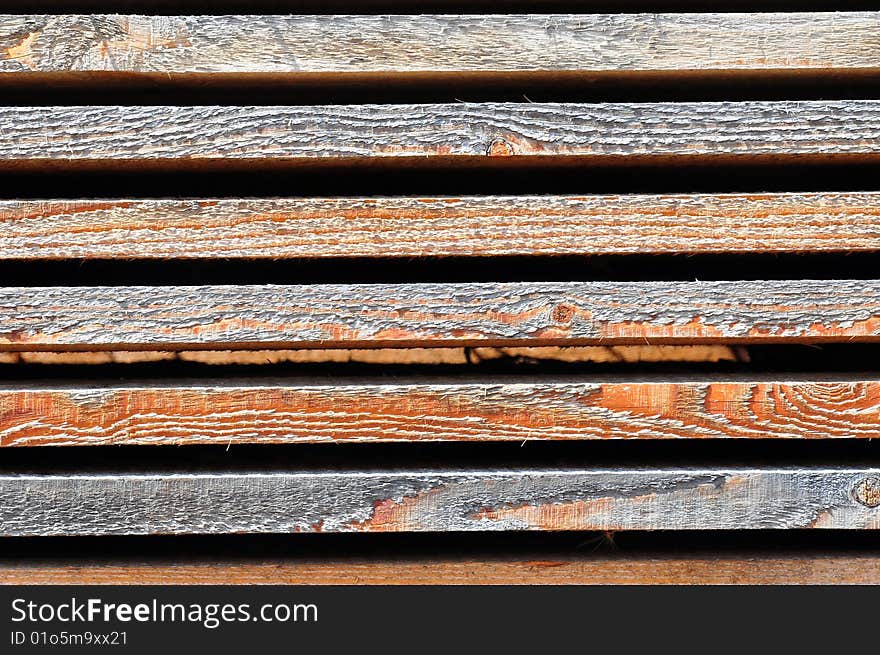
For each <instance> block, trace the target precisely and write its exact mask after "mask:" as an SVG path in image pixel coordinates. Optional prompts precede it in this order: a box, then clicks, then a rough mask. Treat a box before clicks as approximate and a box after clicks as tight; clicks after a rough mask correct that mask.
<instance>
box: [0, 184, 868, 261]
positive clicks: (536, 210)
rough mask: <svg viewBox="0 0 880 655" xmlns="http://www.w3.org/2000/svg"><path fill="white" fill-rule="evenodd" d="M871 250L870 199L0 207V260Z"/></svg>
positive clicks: (688, 197)
mask: <svg viewBox="0 0 880 655" xmlns="http://www.w3.org/2000/svg"><path fill="white" fill-rule="evenodd" d="M877 249H880V193H777V194H722V195H715V194H682V195H595V196H585V197H584V196H581V197H573V196H502V197H498V196H484V197H474V196H471V197H450V198H439V197H438V198H411V197H399V198H382V197H380V198H278V199H268V200H262V199H234V200H226V199H198V200H197V199H193V200H168V199H162V200H156V199H151V200H134V199H124V200H100V201H99V200H72V201H63V200H26V201H19V200H6V201H0V259H50V258H71V257H83V258H130V257H138V258H144V257H157V258H158V257H176V258H188V257H192V258H209V257H306V258H318V257H418V256H432V255H434V256H442V255H461V256H472V255H481V256H487V255H561V254H601V253H647V252H656V253H663V252H665V253H669V252H693V253H698V252H783V251H831V250H845V251H850V250H877Z"/></svg>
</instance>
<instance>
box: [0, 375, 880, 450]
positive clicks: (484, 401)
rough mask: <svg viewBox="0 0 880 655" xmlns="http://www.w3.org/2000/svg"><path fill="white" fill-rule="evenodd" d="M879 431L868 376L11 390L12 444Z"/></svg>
mask: <svg viewBox="0 0 880 655" xmlns="http://www.w3.org/2000/svg"><path fill="white" fill-rule="evenodd" d="M23 386H24V388H22V387H23ZM28 387H31V388H28ZM878 436H880V381H877V380H865V379H858V380H852V379H849V380H845V379H839V378H838V379H835V378H824V379H821V380H819V381H810V380H791V379H789V380H786V379H785V378H782V379H776V380H773V379H771V380H767V379H764V380H758V379H754V378H751V379H749V378H739V379H737V378H725V377H724V376H715V378H714V379H711V380H704V381H696V380H687V379H677V380H673V379H665V380H661V381H651V380H650V378H648V379H645V378H644V377H643V378H641V379H639V378H632V377H630V376H621V377H619V378H614V379H611V378H609V379H605V380H604V381H590V380H589V378H587V379H586V380H585V379H584V378H580V379H573V378H569V379H558V378H557V379H553V378H551V379H543V380H541V381H540V382H537V381H533V380H532V381H525V382H524V381H522V380H521V379H520V380H519V381H516V380H514V381H510V380H507V381H505V380H504V379H503V378H494V379H491V380H489V379H482V380H478V381H469V382H456V381H454V379H452V380H445V381H444V380H439V379H435V380H434V381H433V382H431V383H427V382H412V381H410V382H408V383H407V382H388V381H379V382H377V383H373V384H365V383H363V382H360V383H358V382H351V381H348V382H346V381H344V380H338V381H333V382H324V383H323V384H319V383H315V382H312V383H308V382H300V383H297V382H295V381H287V382H276V383H274V384H273V383H266V382H262V383H251V384H242V383H238V384H236V383H235V381H232V380H224V381H223V382H220V383H215V384H214V385H213V386H212V385H210V384H205V383H204V382H202V383H183V384H174V383H172V382H166V383H164V384H129V385H119V384H118V383H117V384H112V383H111V384H109V385H106V386H97V385H78V386H62V387H59V386H57V385H55V386H49V387H47V386H43V387H39V386H37V387H33V385H21V384H16V385H14V386H6V387H4V388H0V446H38V445H108V444H129V445H130V444H138V445H186V444H211V443H220V444H227V445H231V444H239V443H309V442H324V441H348V442H393V441H526V440H558V439H562V440H565V439H679V438H691V439H701V438H757V439H768V438H779V439H790V438H832V437H833V438H876V437H878Z"/></svg>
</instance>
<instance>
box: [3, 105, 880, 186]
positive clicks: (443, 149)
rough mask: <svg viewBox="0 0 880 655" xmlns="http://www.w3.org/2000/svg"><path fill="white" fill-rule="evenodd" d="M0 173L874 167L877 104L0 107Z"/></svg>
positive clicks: (879, 122) (879, 149)
mask: <svg viewBox="0 0 880 655" xmlns="http://www.w3.org/2000/svg"><path fill="white" fill-rule="evenodd" d="M0 137H2V138H0V167H5V168H10V167H11V168H15V167H18V168H20V169H27V168H28V167H36V168H37V169H40V168H45V167H46V166H47V165H49V164H51V166H50V168H51V169H52V170H54V169H56V168H58V167H61V168H65V167H70V166H73V165H75V164H77V163H79V164H82V165H83V166H88V167H93V168H94V167H97V168H108V167H110V168H112V167H118V166H119V165H121V164H123V163H124V162H130V163H131V164H132V165H135V164H139V165H141V166H146V165H147V164H149V163H151V162H152V164H153V165H159V166H165V167H168V166H172V167H173V166H178V167H181V166H184V164H188V165H189V166H195V165H196V164H198V165H202V166H204V165H206V164H207V163H209V162H212V161H213V162H214V163H215V164H221V163H225V164H226V165H227V166H229V165H231V163H232V162H235V161H239V163H241V160H244V161H247V162H248V163H250V164H255V163H257V162H263V163H264V164H266V165H269V164H272V163H275V164H281V163H288V164H294V163H299V164H306V163H312V164H316V163H318V162H324V163H334V162H335V163H351V162H353V161H354V162H356V161H359V160H361V161H362V160H372V161H374V162H378V161H383V160H385V161H386V162H387V161H393V160H395V159H399V158H404V159H405V161H408V162H410V163H413V164H415V163H418V164H420V165H425V164H427V163H431V161H432V160H433V161H434V163H437V164H439V163H443V162H447V163H448V162H453V163H455V162H457V163H461V164H473V163H474V162H475V161H477V162H484V161H488V160H492V161H499V160H503V161H508V162H509V161H511V160H517V161H524V160H535V159H537V160H541V161H544V160H545V159H546V158H548V157H557V158H561V159H563V160H564V159H565V158H574V159H572V161H575V162H579V163H581V162H584V161H590V160H594V161H595V162H596V163H597V164H601V163H603V162H606V163H607V162H619V161H621V160H628V161H631V162H632V161H641V160H654V161H660V162H667V161H669V160H676V159H678V160H681V161H690V160H691V159H692V158H700V157H702V158H710V159H713V160H718V161H727V160H730V159H736V160H739V161H741V160H742V159H743V158H746V159H747V158H749V157H753V158H757V159H758V160H767V159H769V160H773V161H778V160H780V158H782V159H786V158H806V159H808V160H809V159H816V160H820V159H821V160H823V161H825V160H829V159H833V158H835V157H837V158H844V159H847V160H849V159H853V158H856V159H859V160H864V159H865V158H867V159H870V160H873V159H874V158H876V157H877V156H880V101H877V100H838V101H798V102H791V101H783V102H764V101H751V102H674V103H598V104H578V103H526V102H523V103H453V104H425V105H309V106H256V107H241V106H52V107H0Z"/></svg>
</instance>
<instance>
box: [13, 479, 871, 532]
mask: <svg viewBox="0 0 880 655" xmlns="http://www.w3.org/2000/svg"><path fill="white" fill-rule="evenodd" d="M878 474H880V470H878V469H850V468H821V469H820V468H809V469H801V468H790V469H785V468H783V469H775V468H757V469H756V468H718V469H715V468H700V469H687V468H685V469H671V470H665V469H664V470H657V469H653V470H646V469H608V470H589V469H586V470H585V469H513V470H488V471H487V470H474V471H464V470H462V471H455V470H451V471H450V470H442V471H440V470H437V471H435V470H414V471H405V470H403V471H398V470H395V471H322V472H314V473H312V472H297V473H292V472H290V473H289V472H262V473H250V472H241V473H233V472H228V473H224V472H214V473H105V474H97V473H96V474H87V473H78V474H60V473H56V474H47V475H43V474H3V475H0V535H2V536H27V535H31V536H36V535H110V534H175V533H201V534H209V533H235V532H250V533H257V532H260V533H271V532H277V533H286V532H318V531H323V532H422V531H428V532H430V531H488V530H682V529H689V530H693V529H704V530H712V529H734V530H740V529H778V528H849V529H856V528H858V529H878V528H880V508H878V507H877V504H880V478H878V477H877V476H878ZM862 488H867V489H870V490H871V491H870V492H869V494H868V496H864V494H863V495H862V497H863V498H866V499H867V501H868V502H870V504H872V505H873V507H872V506H869V505H866V504H863V503H862V502H860V501H859V500H858V499H857V498H859V493H860V492H859V489H862ZM315 499H320V502H316V501H315Z"/></svg>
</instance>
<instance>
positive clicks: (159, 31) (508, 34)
mask: <svg viewBox="0 0 880 655" xmlns="http://www.w3.org/2000/svg"><path fill="white" fill-rule="evenodd" d="M878 32H880V13H878V12H853V13H818V12H812V13H739V14H734V13H731V14H623V15H620V14H607V15H535V16H529V15H485V16H479V15H473V16H457V15H440V16H428V15H421V16H404V15H394V16H137V15H128V16H123V15H80V16H76V15H42V16H40V15H22V16H15V15H9V16H0V73H2V72H5V73H10V72H12V73H17V72H33V71H38V72H69V71H123V72H128V73H143V72H158V73H197V74H206V73H271V74H279V73H288V74H308V73H370V72H432V71H441V72H482V71H490V72H491V71H499V72H503V71H581V72H607V71H612V72H613V71H677V70H713V69H714V70H743V69H745V70H792V69H805V68H813V69H831V70H837V71H846V70H851V69H864V68H880V52H878V49H877V40H876V36H877V33H878Z"/></svg>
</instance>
